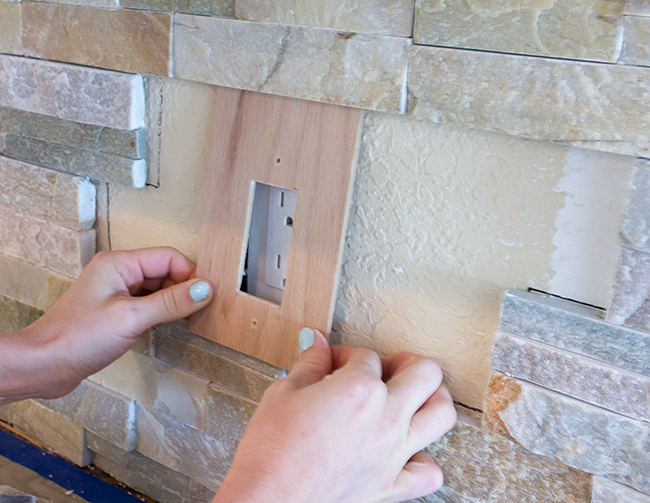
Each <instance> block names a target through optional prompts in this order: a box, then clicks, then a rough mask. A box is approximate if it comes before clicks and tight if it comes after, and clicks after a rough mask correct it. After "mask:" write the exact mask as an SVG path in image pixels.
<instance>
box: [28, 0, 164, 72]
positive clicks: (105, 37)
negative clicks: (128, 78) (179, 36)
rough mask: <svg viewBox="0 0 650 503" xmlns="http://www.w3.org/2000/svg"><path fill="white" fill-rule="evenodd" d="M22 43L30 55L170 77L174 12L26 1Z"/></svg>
mask: <svg viewBox="0 0 650 503" xmlns="http://www.w3.org/2000/svg"><path fill="white" fill-rule="evenodd" d="M23 46H24V51H25V54H26V55H28V56H34V57H38V58H44V59H50V60H55V61H66V62H69V63H77V64H80V65H87V66H95V67H100V68H109V69H112V70H120V71H123V72H132V73H146V74H151V75H160V76H161V77H169V76H170V75H169V71H170V56H171V16H170V15H169V14H163V13H158V12H142V11H135V10H122V9H120V10H104V9H96V8H92V7H84V6H72V5H56V4H46V3H39V2H36V3H34V2H26V3H24V4H23Z"/></svg>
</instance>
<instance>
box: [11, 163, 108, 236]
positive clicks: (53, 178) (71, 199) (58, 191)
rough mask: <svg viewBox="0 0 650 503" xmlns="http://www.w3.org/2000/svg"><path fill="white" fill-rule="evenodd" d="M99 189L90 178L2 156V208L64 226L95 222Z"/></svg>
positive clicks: (80, 227) (85, 226)
mask: <svg viewBox="0 0 650 503" xmlns="http://www.w3.org/2000/svg"><path fill="white" fill-rule="evenodd" d="M96 197H97V189H96V188H95V186H94V185H93V184H92V182H90V180H88V179H86V178H81V177H75V176H70V175H68V174H65V173H59V172H57V171H52V170H50V169H43V168H41V167H38V166H33V165H30V164H26V163H24V162H19V161H16V160H12V159H8V158H6V157H0V207H2V208H4V209H6V210H9V211H14V212H16V213H21V214H23V215H28V216H32V217H35V218H40V219H42V220H47V221H48V222H52V223H54V224H58V225H60V226H62V227H67V228H69V229H75V230H88V229H90V228H92V227H93V225H94V224H95V206H96Z"/></svg>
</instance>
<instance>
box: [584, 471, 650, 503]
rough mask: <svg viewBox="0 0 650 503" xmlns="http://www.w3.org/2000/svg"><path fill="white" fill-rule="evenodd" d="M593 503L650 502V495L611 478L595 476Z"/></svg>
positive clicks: (592, 492)
mask: <svg viewBox="0 0 650 503" xmlns="http://www.w3.org/2000/svg"><path fill="white" fill-rule="evenodd" d="M591 503H650V496H649V495H647V494H642V493H640V492H638V491H635V490H634V489H630V488H629V487H625V486H623V485H621V484H617V483H616V482H612V481H611V480H607V479H604V478H601V477H594V479H593V483H592V488H591Z"/></svg>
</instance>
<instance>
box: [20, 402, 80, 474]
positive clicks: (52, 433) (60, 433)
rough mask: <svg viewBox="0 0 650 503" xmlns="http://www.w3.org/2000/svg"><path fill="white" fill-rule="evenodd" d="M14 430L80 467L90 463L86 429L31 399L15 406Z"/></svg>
mask: <svg viewBox="0 0 650 503" xmlns="http://www.w3.org/2000/svg"><path fill="white" fill-rule="evenodd" d="M11 421H12V423H13V425H14V428H17V429H18V430H20V431H21V432H22V433H24V434H25V435H26V436H27V437H28V438H30V439H32V440H34V441H36V442H37V443H38V444H41V445H42V446H44V447H46V448H47V449H49V450H51V451H52V452H54V453H56V454H58V455H60V456H63V457H64V458H66V459H68V460H69V461H72V462H73V463H74V464H76V465H78V466H87V465H88V464H90V461H91V455H90V452H89V451H88V449H87V448H86V441H85V438H84V430H83V428H82V427H80V426H79V425H77V424H75V423H73V422H72V421H70V420H69V419H67V418H65V417H63V416H60V415H59V414H57V413H56V412H53V411H51V410H50V409H48V408H46V407H43V406H42V405H40V404H38V403H36V402H33V401H31V400H23V401H21V402H16V403H13V404H12V410H11Z"/></svg>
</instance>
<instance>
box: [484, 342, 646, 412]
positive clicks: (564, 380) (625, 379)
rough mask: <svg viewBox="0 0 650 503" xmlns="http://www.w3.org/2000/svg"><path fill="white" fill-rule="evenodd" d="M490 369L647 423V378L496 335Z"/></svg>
mask: <svg viewBox="0 0 650 503" xmlns="http://www.w3.org/2000/svg"><path fill="white" fill-rule="evenodd" d="M490 363H491V365H492V368H494V369H495V370H499V371H501V372H503V373H505V374H507V375H509V376H512V377H516V378H518V379H523V380H524V381H528V382H532V383H534V384H538V385H540V386H543V387H544V388H548V389H551V390H554V391H558V392H560V393H563V394H565V395H569V396H572V397H574V398H578V399H580V400H583V401H585V402H588V403H592V404H594V405H598V406H599V407H603V408H605V409H608V410H611V411H614V412H618V413H619V414H623V415H626V416H628V417H631V418H633V419H639V420H644V421H650V377H648V376H644V375H641V374H636V373H633V372H628V371H626V370H624V369H621V368H619V367H614V366H613V365H608V364H606V363H602V362H599V361H598V360H593V359H591V358H587V357H585V356H581V355H578V354H576V353H571V352H568V351H564V350H561V349H557V348H554V347H552V346H548V345H546V344H541V343H539V342H535V341H532V340H530V339H525V338H523V337H518V336H516V335H512V334H508V333H505V332H498V333H497V334H496V336H495V339H494V348H493V350H492V360H491V362H490Z"/></svg>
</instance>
